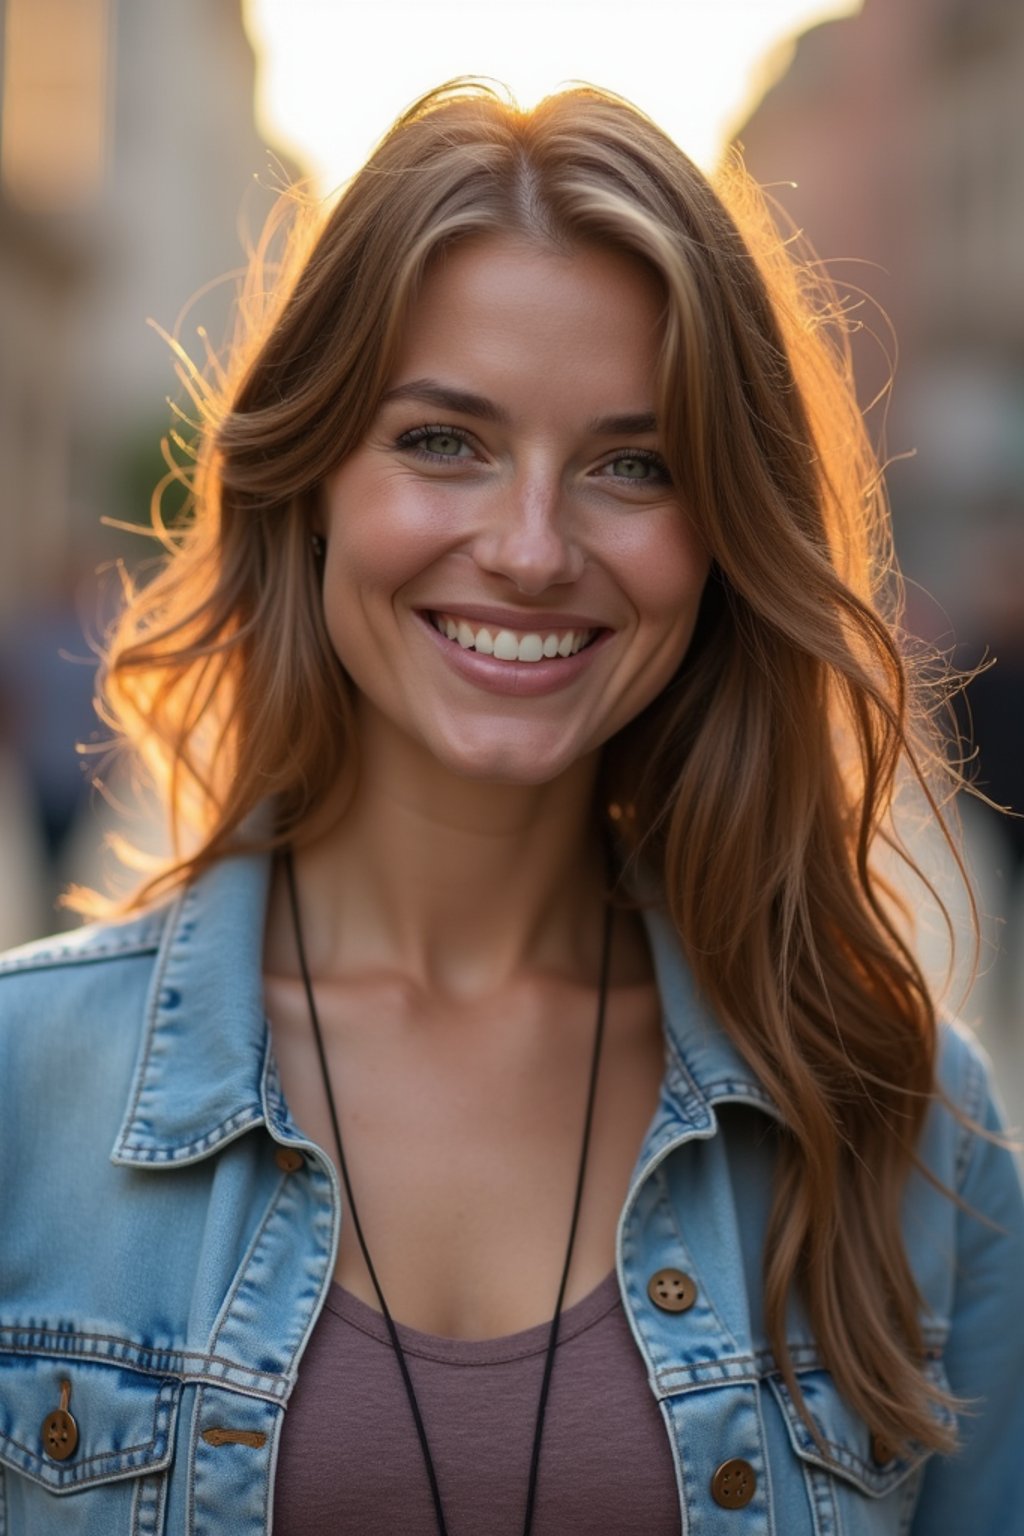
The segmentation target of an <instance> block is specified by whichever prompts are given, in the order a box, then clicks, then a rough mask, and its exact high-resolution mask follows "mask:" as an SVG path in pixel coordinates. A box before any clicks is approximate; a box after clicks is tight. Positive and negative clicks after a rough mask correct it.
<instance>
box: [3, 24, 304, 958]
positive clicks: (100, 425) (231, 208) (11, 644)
mask: <svg viewBox="0 0 1024 1536" xmlns="http://www.w3.org/2000/svg"><path fill="white" fill-rule="evenodd" d="M0 37H2V39H3V42H2V50H3V56H2V60H0V64H2V68H0V79H2V87H0V90H2V95H0V453H2V456H3V464H4V474H3V475H2V476H0V546H2V558H0V756H2V762H0V783H3V784H6V786H7V794H8V801H9V803H10V795H11V794H12V793H14V791H13V785H14V784H15V783H16V782H17V771H18V768H19V761H18V759H19V758H20V760H21V762H20V766H21V767H26V766H27V767H28V769H29V772H28V774H27V778H28V780H29V782H28V783H27V785H26V784H25V783H24V782H23V784H22V792H21V798H20V802H19V803H21V804H22V807H23V810H24V809H27V808H30V805H31V797H32V795H33V793H35V792H36V791H37V790H38V789H39V782H38V780H39V775H38V772H37V771H36V768H35V764H34V763H33V752H34V751H35V752H36V755H38V754H39V753H42V752H48V753H53V752H54V751H57V755H58V756H59V757H60V759H61V762H62V764H63V769H62V771H63V772H64V773H65V774H66V775H68V776H70V779H71V781H72V787H73V786H74V781H75V780H76V779H77V781H78V782H79V786H81V784H82V783H83V782H84V774H83V772H82V770H81V767H80V766H79V765H78V763H77V760H76V758H75V755H74V746H73V744H74V740H75V737H76V734H78V731H77V727H78V725H80V722H81V718H82V711H81V709H78V708H75V707H70V708H69V704H68V697H67V695H68V693H69V692H74V691H75V689H76V688H77V692H78V694H79V695H82V696H84V698H85V707H86V710H87V707H88V694H89V692H90V691H91V679H90V669H89V666H88V664H87V662H82V663H79V664H78V675H77V681H75V682H69V677H68V667H69V665H71V664H68V663H63V664H61V663H60V662H59V660H58V654H57V653H58V651H59V650H60V649H65V650H66V649H68V636H69V634H70V633H73V631H74V627H75V624H76V623H78V621H79V620H81V621H83V622H84V625H85V629H86V630H87V631H88V630H94V629H95V628H97V627H98V624H99V623H101V622H102V617H101V615H99V614H98V613H97V611H96V608H97V598H96V596H95V584H94V581H93V578H92V573H93V571H94V570H95V567H96V565H97V563H98V562H103V561H104V560H109V559H111V558H113V557H115V556H117V555H120V554H121V553H125V554H127V555H128V556H129V557H131V556H132V554H133V551H132V548H131V546H130V544H129V542H128V541H127V540H125V539H124V538H123V537H122V538H121V539H118V538H117V536H115V535H113V534H111V533H109V532H108V533H104V531H103V530H102V528H101V522H100V520H101V518H102V517H104V516H108V517H112V518H114V519H120V520H124V521H128V522H137V523H141V522H144V521H145V519H146V516H147V511H148V500H149V496H150V493H151V491H152V489H153V487H154V485H155V483H156V480H157V478H158V475H159V472H160V452H159V442H160V437H161V434H162V432H163V431H164V430H166V428H167V426H168V424H169V422H170V411H169V408H168V405H167V397H168V396H169V395H170V396H177V395H178V394H179V389H178V384H177V381H176V379H175V376H174V372H173V366H172V357H171V353H170V350H169V348H168V346H167V344H166V342H165V341H164V340H162V339H161V337H160V336H159V335H158V334H157V333H156V332H155V331H154V330H153V329H152V328H151V327H150V326H149V325H148V324H147V320H149V319H152V320H153V321H155V322H156V323H157V324H158V325H159V326H161V327H163V328H164V329H165V330H166V331H168V332H171V333H176V332H180V339H181V342H182V345H183V346H184V347H185V349H186V350H187V351H188V352H189V353H190V354H191V355H193V356H198V357H199V358H201V357H202V354H203V343H202V338H201V337H200V335H199V331H198V327H199V326H200V325H201V326H203V327H204V328H205V330H206V332H207V333H208V334H209V337H210V338H211V340H212V342H213V344H214V345H215V346H217V345H219V344H220V342H221V341H222V340H223V339H224V336H225V334H226V330H227V326H228V317H229V312H230V305H231V300H232V297H233V292H234V281H233V276H232V274H236V273H237V272H238V271H239V269H240V267H241V265H242V263H243V261H244V241H243V233H242V222H243V219H245V218H248V222H249V223H250V224H252V225H253V226H255V225H258V223H259V222H260V221H261V220H262V217H263V215H264V213H265V212H266V209H267V208H268V207H269V204H270V202H271V201H272V197H273V194H274V189H275V188H276V186H277V184H278V182H279V180H280V166H279V162H277V161H276V157H274V156H273V155H272V153H271V152H269V151H268V149H267V147H266V145H264V144H263V143H261V142H260V139H259V138H258V136H257V133H256V129H255V125H254V120H253V86H254V72H255V62H254V58H253V54H252V48H251V45H250V43H249V41H248V38H247V37H246V34H245V31H244V29H243V25H242V16H241V6H240V3H239V0H175V4H174V5H167V4H164V3H161V0H0ZM221 275H223V276H224V279H225V280H224V281H221V282H217V281H216V279H217V278H218V277H219V276H221ZM211 279H214V280H215V281H214V282H213V284H212V285H211ZM197 295H198V299H196V296H197ZM193 300H195V302H194V303H192V304H191V307H189V306H190V301H193ZM186 310H187V313H185V312H186ZM138 543H139V546H140V548H139V553H140V554H142V553H145V548H144V546H143V544H142V541H141V540H140V541H138ZM76 607H77V610H78V611H77V612H76ZM48 626H49V628H48ZM78 627H79V629H81V624H79V626H78ZM29 642H31V645H32V646H33V647H34V648H35V649H34V650H33V652H32V654H33V656H34V655H35V654H36V653H37V652H38V650H39V648H40V647H41V648H42V651H43V653H45V656H46V661H45V663H43V664H42V666H41V670H40V673H39V674H37V675H32V676H29V675H28V674H27V672H26V667H25V665H24V658H25V655H26V651H27V648H28V643H29ZM70 648H71V649H72V650H77V652H78V654H80V655H84V656H86V657H87V656H88V645H87V642H86V640H85V637H84V636H82V637H81V638H80V641H79V644H78V645H77V647H76V646H74V645H73V644H72V645H71V647H70ZM47 667H48V668H49V676H48V677H47V676H44V675H43V674H45V673H46V669H47ZM30 670H31V669H30ZM55 677H59V680H60V684H61V686H60V687H56V686H52V687H51V684H53V682H54V678H55ZM51 706H52V707H51ZM55 710H59V711H60V714H61V716H62V718H54V711H55ZM44 716H46V718H44ZM86 717H87V718H88V716H86ZM62 731H63V735H64V737H66V741H64V743H63V745H60V742H61V740H62V736H61V733H62ZM30 738H34V739H35V740H36V741H37V743H38V745H37V747H36V748H33V747H32V746H31V745H30ZM5 747H6V751H4V748H5ZM58 748H59V750H58ZM24 777H25V776H24V775H23V779H24ZM69 792H70V791H69ZM2 794H3V791H2V790H0V797H2ZM2 820H3V824H4V826H5V828H6V829H7V830H6V831H5V852H10V850H11V848H12V847H13V846H14V844H15V842H17V841H18V838H16V837H15V836H14V831H13V827H14V822H12V820H11V818H9V817H4V818H2ZM44 823H45V817H44ZM18 825H19V826H22V827H24V825H25V823H24V817H21V818H18ZM54 826H56V823H55V824H54ZM51 830H52V829H51ZM8 832H9V833H10V835H8ZM42 833H43V836H44V839H45V836H46V826H45V825H44V826H43V828H42ZM51 841H52V839H51ZM50 851H53V850H52V849H51V850H50ZM61 873H64V872H63V871H62V872H61ZM11 883H12V882H11V881H7V882H5V884H7V885H10V884H11ZM45 885H46V882H45V881H44V887H45ZM26 888H27V887H26ZM51 895H52V892H51V890H49V889H47V890H46V891H45V898H44V900H45V906H46V907H47V908H48V907H49V903H50V899H51ZM54 921H55V919H54V916H53V913H52V911H50V910H45V911H44V912H43V913H40V912H39V911H38V910H34V909H33V904H32V902H31V901H29V902H28V904H27V909H26V910H20V903H19V910H17V911H14V912H11V913H8V914H6V916H5V913H4V911H3V904H2V902H0V943H3V942H11V941H13V940H14V939H16V938H20V937H22V936H25V934H26V933H29V932H32V931H40V929H41V928H42V927H43V926H51V927H52V926H53V923H54Z"/></svg>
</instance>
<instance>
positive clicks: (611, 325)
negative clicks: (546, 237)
mask: <svg viewBox="0 0 1024 1536" xmlns="http://www.w3.org/2000/svg"><path fill="white" fill-rule="evenodd" d="M663 309H664V302H663V298H662V289H661V284H660V281H659V279H658V278H657V277H656V275H655V274H654V272H653V271H652V270H651V269H650V268H648V267H647V266H646V264H645V263H644V262H642V261H641V260H640V259H639V258H638V257H635V256H631V255H629V254H627V253H625V252H622V251H619V250H617V249H615V248H612V247H608V246H602V245H596V244H586V245H579V246H576V247H574V248H571V249H569V250H567V251H561V250H553V249H551V248H549V247H546V246H538V245H530V244H527V243H525V242H524V241H522V240H516V239H513V238H512V237H509V236H488V237H484V238H479V239H474V240H472V241H467V242H465V243H463V244H459V245H456V246H454V247H453V248H450V249H448V250H445V251H443V252H441V253H439V254H438V255H437V256H435V257H434V259H433V261H432V262H431V264H430V265H429V266H428V268H427V271H426V274H425V276H424V279H423V282H422V284H421V287H420V289H419V292H418V294H417V295H416V297H415V299H414V300H413V301H412V303H411V305H410V308H409V311H408V313H407V315H406V319H405V325H404V327H403V332H402V338H401V342H400V345H399V352H398V357H397V359H396V363H395V366H394V368H393V370H392V377H391V380H390V383H391V384H392V385H396V384H401V383H404V382H407V381H408V380H409V379H413V378H417V377H420V376H428V375H429V376H431V377H443V378H445V380H446V382H449V383H460V384H463V385H465V386H467V387H469V386H472V387H473V388H474V389H476V390H478V391H480V392H481V393H490V392H492V391H498V392H499V394H500V393H501V392H512V393H515V392H517V391H519V390H524V389H525V390H526V391H528V392H533V393H536V395H537V396H538V403H539V401H540V398H541V397H547V396H548V395H550V394H551V392H552V390H554V391H556V392H557V391H563V392H564V391H565V390H569V391H571V392H574V393H575V394H576V395H577V396H578V397H579V402H580V404H581V406H582V407H583V408H584V409H589V408H591V407H594V406H595V405H598V404H600V405H602V406H604V405H608V408H609V409H626V408H630V409H635V410H641V409H647V410H650V409H652V408H653V404H654V398H653V396H654V387H655V374H656V367H657V359H658V351H659V345H660V340H661V331H662V326H663V319H662V315H663ZM609 394H610V396H611V397H613V398H612V400H611V403H610V404H608V400H607V398H606V397H608V396H609ZM598 396H600V400H598V399H597V398H596V397H598ZM549 403H550V402H549ZM598 413H599V412H598Z"/></svg>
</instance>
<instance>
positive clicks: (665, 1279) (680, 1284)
mask: <svg viewBox="0 0 1024 1536" xmlns="http://www.w3.org/2000/svg"><path fill="white" fill-rule="evenodd" d="M647 1294H648V1296H649V1297H650V1298H651V1300H652V1301H653V1302H654V1305H655V1306H656V1307H660V1308H661V1310H662V1311H663V1312H687V1311H689V1309H690V1308H691V1307H692V1306H693V1304H694V1302H695V1301H696V1300H697V1287H696V1286H695V1285H694V1283H693V1281H692V1280H691V1279H690V1277H689V1275H684V1274H683V1271H682V1270H681V1269H659V1270H658V1272H657V1274H654V1275H652V1276H651V1278H650V1279H649V1280H648V1282H647Z"/></svg>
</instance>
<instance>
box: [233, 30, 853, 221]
mask: <svg viewBox="0 0 1024 1536" xmlns="http://www.w3.org/2000/svg"><path fill="white" fill-rule="evenodd" d="M860 5H861V0H833V3H831V4H826V3H823V0H614V3H607V0H606V3H601V0H439V3H434V0H245V15H246V26H247V29H248V31H249V35H250V37H251V38H252V41H253V44H254V46H255V47H256V50H257V57H258V60H259V83H258V89H257V114H258V121H259V125H260V129H261V131H262V132H264V133H265V134H266V135H267V136H268V137H270V138H271V139H273V140H274V141H275V142H276V143H278V144H280V145H282V146H283V147H284V148H286V149H288V150H289V151H290V152H291V153H293V154H294V155H295V157H296V158H297V159H298V160H299V161H300V162H301V163H302V164H303V165H304V166H306V167H307V168H308V169H309V170H310V171H312V173H313V174H314V176H315V178H316V181H317V183H318V185H319V187H320V189H321V190H323V191H328V190H330V189H332V188H333V187H335V186H337V185H338V184H339V183H340V182H342V181H344V180H346V179H347V178H348V177H349V176H351V175H352V173H353V172H354V171H355V170H356V169H357V168H358V167H359V165H360V164H361V162H362V161H363V160H364V159H365V157H366V155H367V153H368V152H369V150H370V149H371V148H372V146H373V144H374V142H375V141H376V140H377V139H378V138H379V137H380V135H381V133H382V132H383V131H384V129H385V128H386V127H387V126H388V124H389V123H390V122H391V120H392V119H393V118H394V117H395V116H397V114H398V113H399V112H400V111H401V110H402V108H403V107H405V106H407V105H408V103H409V102H410V101H413V100H415V98H416V97H417V96H420V95H422V94H423V92H424V91H426V90H428V89H430V87H431V86H435V85H439V84H440V83H441V82H442V81H444V80H449V79H451V78H452V77H453V76H455V75H463V74H471V75H488V76H490V77H492V78H494V79H498V80H501V81H502V82H504V83H505V84H507V85H508V86H510V87H511V89H512V91H513V92H514V93H515V95H516V97H517V99H518V100H519V101H520V102H521V103H522V104H523V105H524V106H528V105H530V104H532V103H533V102H534V101H536V100H538V99H539V98H540V97H541V96H543V95H545V94H546V93H547V92H549V91H551V90H554V89H557V87H558V86H559V85H560V84H562V83H564V82H566V81H569V80H587V81H591V82H592V83H594V84H596V85H602V86H606V87H608V88H609V89H611V90H614V91H617V92H619V94H620V95H623V96H626V97H628V98H629V99H630V100H631V101H634V102H636V104H637V105H638V106H640V107H642V108H643V109H644V111H646V112H648V113H650V115H651V116H652V117H653V118H654V119H655V121H656V122H658V123H659V124H660V125H661V126H662V127H663V128H665V129H666V130H667V131H668V132H669V133H671V134H672V136H673V137H674V138H675V139H676V141H677V142H678V143H679V144H681V145H682V147H683V148H684V149H685V150H686V151H687V153H688V154H690V155H691V156H692V157H693V158H694V159H695V160H696V161H697V162H698V163H699V164H700V165H702V166H703V167H704V168H705V169H710V168H711V167H712V166H713V164H714V162H715V160H716V158H717V156H718V154H719V151H720V149H721V146H722V144H723V143H724V142H725V141H726V139H727V138H728V135H729V132H730V130H731V129H732V128H733V127H734V125H735V124H736V123H737V122H739V121H741V120H742V117H743V115H744V114H745V112H746V110H747V108H748V106H749V104H750V103H751V101H752V100H756V99H757V97H758V96H759V95H760V94H761V93H762V92H763V91H764V89H765V88H766V87H767V85H769V84H770V83H771V81H772V80H773V79H774V78H776V77H777V75H778V74H779V73H780V72H781V70H782V69H783V68H784V66H785V64H786V62H787V60H788V56H789V49H790V48H791V46H792V43H791V40H792V38H793V36H794V35H795V34H796V33H797V32H799V31H802V30H804V29H805V28H806V27H808V26H810V25H813V24H814V23H815V22H817V21H821V20H824V19H826V18H827V17H831V16H841V15H850V14H851V13H853V12H855V11H858V10H859V9H860Z"/></svg>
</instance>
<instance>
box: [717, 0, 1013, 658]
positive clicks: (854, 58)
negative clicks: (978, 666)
mask: <svg viewBox="0 0 1024 1536" xmlns="http://www.w3.org/2000/svg"><path fill="white" fill-rule="evenodd" d="M1022 79H1024V6H1021V5H1020V4H1019V0H900V3H899V4H896V5H894V4H892V3H891V0H866V3H865V5H864V7H863V10H862V11H861V13H860V14H858V15H856V16H852V17H849V18H846V19H843V20H839V21H833V22H827V23H825V24H823V25H822V26H819V27H816V28H814V29H813V30H811V31H809V32H807V33H805V34H804V35H803V36H802V37H801V38H800V39H799V41H798V43H797V47H796V51H795V55H794V58H793V62H792V65H791V67H790V69H789V70H788V72H787V73H786V74H785V76H784V77H783V78H782V79H781V80H780V81H779V82H778V84H777V85H776V86H775V87H774V88H773V89H772V90H771V91H769V92H768V94H767V95H766V97H765V98H764V100H763V101H762V102H761V104H760V105H759V106H758V108H757V109H756V111H755V112H754V114H753V115H752V116H751V117H750V119H749V120H748V121H747V122H746V123H745V124H744V125H743V126H742V127H741V128H740V129H739V131H738V135H737V138H738V141H739V142H740V143H741V145H742V147H743V151H744V158H745V160H746V164H747V166H748V169H749V170H750V171H751V172H752V174H753V175H754V176H755V177H756V178H757V180H758V181H760V182H761V183H762V184H767V185H768V186H769V188H770V189H771V194H772V196H773V197H774V198H775V200H776V201H777V202H778V203H779V204H780V205H781V207H782V208H783V210H784V211H785V212H786V214H787V215H788V216H789V217H791V218H792V219H793V221H794V222H795V224H796V225H797V226H798V227H799V228H801V229H802V230H803V231H804V232H805V233H806V234H807V236H808V237H809V239H810V241H811V243H812V245H813V246H814V247H815V249H816V250H817V252H818V254H819V255H820V256H821V257H823V258H824V259H825V260H826V262H827V263H828V265H829V268H830V270H831V272H832V273H833V275H834V277H835V278H836V279H837V280H838V282H839V285H840V287H841V289H844V290H846V291H847V292H848V294H849V295H850V296H855V290H856V289H858V288H861V289H863V290H864V291H865V292H866V293H867V294H868V295H870V297H871V300H873V301H874V302H873V303H866V304H863V305H862V306H861V307H860V308H859V309H858V310H856V311H855V312H854V317H855V318H856V319H858V320H860V321H861V322H862V323H863V326H864V327H865V329H864V330H863V331H862V332H861V333H860V334H859V335H855V336H854V337H853V346H854V355H855V366H856V370H857V377H858V382H859V385H860V390H861V396H862V400H863V403H864V404H865V405H867V404H868V403H869V402H870V401H871V400H872V399H874V397H875V396H876V395H877V393H878V391H879V390H880V389H881V388H882V387H883V386H884V385H885V383H886V380H887V378H888V376H889V372H890V361H891V358H892V353H893V347H894V341H893V337H892V335H891V334H890V333H889V331H888V328H887V326H886V323H885V321H884V318H883V317H882V316H881V315H880V314H879V312H878V310H879V309H880V310H882V311H884V312H885V314H887V315H888V317H889V319H890V321H891V322H892V327H893V330H894V332H895V339H896V341H897V342H898V351H899V359H898V367H897V372H896V377H895V385H894V389H893V394H892V401H891V409H890V410H889V416H888V423H887V430H886V439H887V450H888V452H889V453H891V454H893V455H899V454H902V453H907V452H909V451H913V452H914V453H915V457H914V458H913V459H911V460H907V461H905V462H900V463H898V464H896V465H895V466H894V468H893V470H892V472H891V474H890V477H889V487H890V494H891V496H892V500H893V507H894V515H895V518H896V522H897V535H898V542H899V545H900V549H901V555H902V559H903V563H904V565H905V566H906V567H907V568H908V570H911V571H912V572H913V575H914V577H915V579H916V580H918V581H920V582H921V583H922V585H923V586H924V587H926V588H927V589H928V590H929V591H930V592H931V593H932V594H933V595H934V598H935V599H936V600H937V603H938V605H939V607H938V608H934V609H932V610H931V611H929V607H930V605H929V604H928V602H927V601H926V600H925V599H923V598H922V599H921V600H920V601H919V602H918V603H916V604H915V606H914V608H913V610H912V617H913V618H915V619H916V620H917V621H918V629H919V631H920V632H922V633H924V634H925V635H927V636H928V637H929V638H933V639H939V638H942V636H943V635H947V636H948V631H949V628H950V626H952V627H953V628H954V629H955V630H956V631H957V634H958V636H959V637H960V638H965V637H966V636H967V634H968V632H969V631H970V630H973V628H974V627H975V623H976V621H977V622H979V623H980V625H981V627H982V628H983V627H984V624H985V620H986V617H987V611H986V604H987V601H988V599H987V597H986V593H985V585H986V583H985V582H984V581H983V580H980V579H979V580H972V579H971V575H972V573H973V571H974V568H975V566H976V565H977V564H978V562H979V560H983V559H984V554H983V549H982V546H984V545H986V544H987V542H988V538H989V536H990V535H991V536H992V537H994V538H996V540H997V541H998V542H999V543H1000V545H1001V547H1002V545H1003V543H1004V542H1005V543H1009V542H1011V541H1012V530H1013V529H1017V530H1019V529H1020V528H1021V526H1022V524H1024V518H1022V516H1021V513H1022V510H1024V300H1022V295H1021V276H1020V253H1021V251H1022V250H1024V93H1022V91H1021V80H1022ZM793 183H795V185H793ZM854 302H856V300H855V297H854ZM876 306H877V307H876ZM881 416H882V410H881V408H880V406H876V408H875V409H874V411H873V412H872V413H871V414H870V415H869V421H870V422H871V423H872V425H873V426H874V427H875V429H876V437H877V434H878V433H879V432H880V430H881ZM979 535H980V536H981V537H980V538H979ZM965 560H966V561H967V564H966V565H965V563H964V562H965ZM979 602H980V603H981V605H982V608H981V612H980V613H977V612H976V608H977V604H978V603H979ZM943 611H944V612H945V614H946V615H948V623H947V621H946V619H944V618H943Z"/></svg>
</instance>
